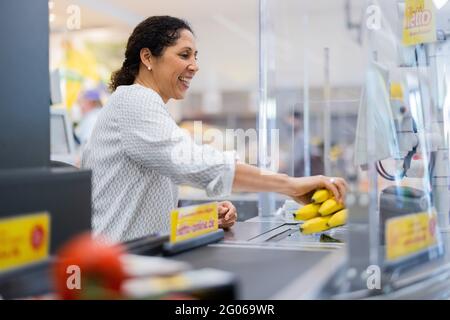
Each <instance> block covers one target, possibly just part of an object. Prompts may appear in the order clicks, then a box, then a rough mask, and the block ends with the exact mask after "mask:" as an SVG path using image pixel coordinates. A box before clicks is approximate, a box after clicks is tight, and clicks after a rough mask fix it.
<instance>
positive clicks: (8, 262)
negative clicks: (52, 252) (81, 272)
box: [0, 212, 50, 271]
mask: <svg viewBox="0 0 450 320" xmlns="http://www.w3.org/2000/svg"><path fill="white" fill-rule="evenodd" d="M49 242H50V215H49V214H48V212H39V213H36V214H27V215H22V216H18V217H12V218H4V219H0V271H5V270H8V269H12V268H17V267H20V266H23V265H26V264H29V263H33V262H37V261H39V260H43V259H46V258H47V257H48V253H49Z"/></svg>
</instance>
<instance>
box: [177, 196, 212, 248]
mask: <svg viewBox="0 0 450 320" xmlns="http://www.w3.org/2000/svg"><path fill="white" fill-rule="evenodd" d="M218 216H219V214H218V204H217V202H210V203H206V204H202V205H198V206H190V207H183V208H178V209H175V210H173V211H172V212H171V214H170V227H171V232H170V242H171V243H177V242H180V241H184V240H188V239H192V238H195V237H197V236H200V235H203V234H206V233H209V232H212V231H216V230H217V229H218V225H219V222H218Z"/></svg>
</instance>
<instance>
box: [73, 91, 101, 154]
mask: <svg viewBox="0 0 450 320" xmlns="http://www.w3.org/2000/svg"><path fill="white" fill-rule="evenodd" d="M78 105H79V108H80V112H81V120H80V122H79V123H78V125H77V126H76V128H75V136H76V138H77V139H78V142H79V143H80V145H81V146H84V145H85V144H86V143H87V141H88V140H89V137H90V136H91V134H92V130H94V126H95V123H96V122H97V118H98V115H99V114H100V111H101V108H102V101H101V98H100V92H99V90H96V89H91V90H86V91H83V92H82V93H81V94H80V98H79V99H78Z"/></svg>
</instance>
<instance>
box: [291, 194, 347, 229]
mask: <svg viewBox="0 0 450 320" xmlns="http://www.w3.org/2000/svg"><path fill="white" fill-rule="evenodd" d="M311 200H312V203H310V204H308V205H305V206H304V207H302V208H300V209H299V210H297V212H296V213H295V214H294V218H295V219H296V220H303V221H305V222H304V223H303V224H302V225H301V226H300V230H301V231H302V233H303V234H312V233H316V232H322V231H326V230H328V229H330V228H335V227H338V226H342V225H344V224H345V223H346V222H347V217H348V211H347V209H345V208H344V205H343V204H340V203H338V202H337V201H336V199H334V198H333V195H332V193H331V192H330V191H328V190H327V189H321V190H317V191H316V192H314V195H313V196H312V198H311Z"/></svg>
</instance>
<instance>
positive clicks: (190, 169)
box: [119, 92, 236, 197]
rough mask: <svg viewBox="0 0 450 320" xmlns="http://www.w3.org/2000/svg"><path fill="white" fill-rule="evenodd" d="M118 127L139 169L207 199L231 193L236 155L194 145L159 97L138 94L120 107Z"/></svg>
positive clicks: (126, 150)
mask: <svg viewBox="0 0 450 320" xmlns="http://www.w3.org/2000/svg"><path fill="white" fill-rule="evenodd" d="M120 113H121V114H120V117H119V119H120V120H119V122H120V123H119V127H120V130H121V132H120V136H121V143H122V147H123V149H124V151H125V153H126V155H127V156H128V157H130V158H131V159H132V160H133V161H135V162H136V163H138V164H140V165H141V166H143V167H145V168H148V169H151V170H155V171H157V172H158V173H159V174H161V175H164V176H167V177H169V178H170V179H171V180H172V181H173V182H174V183H176V184H188V185H191V186H194V187H196V188H201V189H204V190H206V193H207V195H208V196H210V197H211V196H226V195H229V194H230V193H231V191H232V185H233V180H234V173H235V164H236V153H235V152H234V151H227V152H220V151H218V150H216V149H214V148H212V147H211V146H208V145H198V144H196V143H195V142H194V141H193V140H192V139H191V137H190V135H189V134H188V133H187V132H186V131H185V130H182V129H181V128H180V127H178V126H177V124H176V123H175V121H174V120H173V119H172V117H171V115H170V114H169V112H168V111H167V109H166V107H165V105H164V104H163V103H162V100H160V98H159V97H156V95H153V94H147V93H143V92H141V93H138V94H136V95H133V96H132V97H129V99H127V102H126V103H124V104H122V108H121V110H120Z"/></svg>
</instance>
